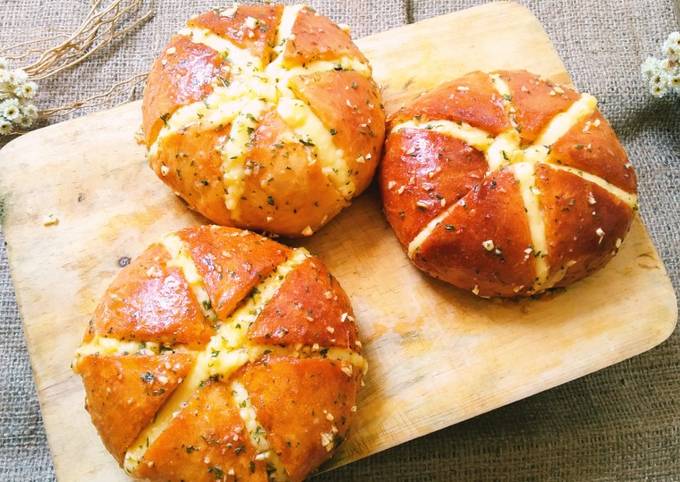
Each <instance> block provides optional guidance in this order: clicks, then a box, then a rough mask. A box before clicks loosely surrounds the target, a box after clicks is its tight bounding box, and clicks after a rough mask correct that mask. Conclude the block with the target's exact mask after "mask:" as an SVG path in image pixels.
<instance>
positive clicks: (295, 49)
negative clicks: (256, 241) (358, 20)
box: [142, 5, 385, 237]
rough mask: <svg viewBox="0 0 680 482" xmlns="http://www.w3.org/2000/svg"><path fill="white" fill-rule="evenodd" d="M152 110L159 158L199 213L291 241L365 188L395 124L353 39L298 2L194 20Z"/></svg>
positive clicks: (153, 161)
mask: <svg viewBox="0 0 680 482" xmlns="http://www.w3.org/2000/svg"><path fill="white" fill-rule="evenodd" d="M291 105H292V106H293V108H291ZM142 110H143V130H144V139H145V144H146V146H147V149H148V161H149V164H150V166H151V168H152V169H153V170H154V171H155V172H156V174H157V175H158V176H159V177H160V178H161V179H162V180H163V181H164V182H165V183H166V184H167V185H168V186H169V187H170V188H171V189H172V190H173V191H174V192H175V193H176V194H177V195H179V196H181V197H182V198H183V199H184V200H185V201H186V202H187V204H188V205H189V207H190V208H192V209H194V210H196V211H198V212H200V213H201V214H203V215H204V216H206V217H207V218H208V219H210V220H211V221H212V222H215V223H219V224H222V225H231V226H239V227H244V228H249V229H255V230H258V231H266V232H270V233H276V234H281V235H286V236H292V237H299V236H308V235H310V234H312V233H313V232H315V231H316V230H318V229H319V228H320V227H321V226H323V225H324V224H325V223H327V222H328V221H329V220H330V219H332V218H333V217H334V216H335V215H336V214H337V213H338V212H339V211H340V210H341V209H342V208H344V207H345V206H347V205H348V204H349V202H350V201H351V199H352V198H353V197H356V196H358V195H359V194H360V193H361V192H363V191H364V190H365V189H366V187H367V186H368V184H369V183H370V180H371V178H372V176H373V174H374V172H375V169H376V166H377V164H378V161H379V159H380V154H381V148H382V144H383V139H384V129H385V126H384V124H385V118H384V112H383V108H382V105H381V102H380V95H379V89H378V87H377V86H376V84H375V82H374V81H373V80H372V78H371V70H370V66H369V65H368V61H367V60H366V58H365V57H364V56H363V55H362V54H361V52H360V51H359V50H358V48H357V47H356V46H355V45H354V43H353V42H352V40H351V37H350V35H349V34H348V33H347V32H345V31H344V30H342V29H340V28H339V27H338V26H337V25H335V24H334V23H333V22H332V21H331V20H329V19H328V18H326V17H324V16H322V15H319V14H317V13H316V12H314V11H313V10H312V9H311V8H309V7H299V6H296V7H291V6H287V7H285V8H284V7H283V6H281V5H239V6H238V7H233V8H226V9H214V10H210V11H208V12H206V13H203V14H201V15H198V16H196V17H194V18H192V19H190V20H189V21H188V22H187V28H185V29H183V30H182V31H180V33H179V34H178V35H175V36H174V37H173V38H172V39H171V41H170V43H169V44H168V46H167V47H166V48H165V49H164V51H163V53H162V54H161V55H160V56H159V58H158V59H157V60H156V62H155V63H154V65H153V67H152V69H151V72H150V74H149V80H148V82H147V85H146V90H145V93H144V102H143V105H142ZM238 114H240V116H239V115H238ZM246 130H247V133H245V134H244V132H245V131H246Z"/></svg>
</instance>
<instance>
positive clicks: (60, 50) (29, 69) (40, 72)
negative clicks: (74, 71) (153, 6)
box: [8, 0, 154, 80]
mask: <svg viewBox="0 0 680 482" xmlns="http://www.w3.org/2000/svg"><path fill="white" fill-rule="evenodd" d="M126 3H128V2H126V1H125V0H114V1H113V2H111V4H109V5H108V6H106V7H105V8H103V9H100V7H101V4H102V0H96V1H94V2H93V3H92V7H91V8H90V11H89V12H88V14H87V16H86V17H85V20H84V21H83V22H82V23H81V24H80V26H79V27H78V28H77V29H76V31H75V32H74V33H73V34H71V35H70V36H69V37H68V38H67V39H66V40H64V41H62V42H61V43H59V44H57V45H56V46H54V47H52V48H50V49H48V50H46V51H44V52H43V53H42V54H41V55H40V56H39V57H38V58H37V59H36V60H35V61H33V62H31V63H30V64H28V65H26V66H24V67H22V69H23V70H24V71H25V72H26V73H27V74H28V75H29V76H30V77H31V79H33V80H42V79H45V78H48V77H51V76H53V75H55V74H58V73H59V72H62V71H63V70H65V69H68V68H70V67H73V66H74V65H77V64H79V63H81V62H83V61H84V60H86V59H87V58H88V57H90V56H91V55H92V54H94V53H95V52H97V51H98V50H100V49H101V48H103V47H105V46H107V45H109V44H111V43H112V42H113V41H114V40H116V39H119V38H121V37H124V36H125V35H126V34H128V33H129V32H130V31H131V30H133V29H134V28H136V27H138V26H139V25H141V24H142V23H144V22H146V21H147V20H148V19H149V18H151V17H152V16H153V13H154V12H153V10H148V11H147V12H145V13H144V14H142V15H141V16H140V17H138V18H137V19H135V20H133V21H132V23H131V24H130V25H128V26H126V27H125V28H122V29H120V28H119V25H120V24H121V23H123V22H124V21H125V20H126V19H127V17H128V16H130V15H132V14H134V13H136V12H137V11H138V10H139V7H140V5H141V4H142V0H132V1H130V2H129V4H127V5H126ZM57 38H58V37H57ZM25 44H26V43H24V45H25ZM14 47H19V45H17V46H14ZM8 50H11V49H8ZM24 54H26V53H24ZM24 54H20V55H19V58H25V57H26V56H27V55H24Z"/></svg>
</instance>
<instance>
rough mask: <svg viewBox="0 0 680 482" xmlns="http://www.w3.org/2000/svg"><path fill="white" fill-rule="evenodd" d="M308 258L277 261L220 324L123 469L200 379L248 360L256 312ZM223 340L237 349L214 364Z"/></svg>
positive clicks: (299, 255) (301, 252) (301, 253)
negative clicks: (248, 339)
mask: <svg viewBox="0 0 680 482" xmlns="http://www.w3.org/2000/svg"><path fill="white" fill-rule="evenodd" d="M308 257H309V253H308V252H307V251H306V250H305V249H304V248H298V249H296V250H295V251H294V252H293V256H291V257H290V258H289V259H288V260H287V261H285V262H284V263H282V264H280V265H279V266H278V267H277V268H276V270H274V272H273V273H271V274H270V275H269V276H268V277H267V278H266V279H265V280H264V281H262V283H260V284H259V285H258V286H257V287H256V288H255V289H254V290H253V293H255V294H254V295H253V296H251V297H250V298H249V299H248V300H247V301H246V302H245V303H244V304H243V305H242V306H241V307H240V308H238V309H237V310H236V311H235V312H234V313H233V314H232V315H231V316H230V317H229V319H228V320H226V321H225V323H224V324H223V325H221V326H220V327H219V328H218V330H217V333H216V334H215V335H214V336H213V337H212V338H211V339H210V342H209V343H208V346H207V347H206V349H205V350H203V351H202V352H201V353H199V355H198V357H197V359H196V363H195V364H194V366H193V367H192V369H191V371H190V372H189V374H188V375H187V377H186V378H185V379H184V382H183V383H182V384H181V385H180V386H179V387H177V389H176V390H175V392H174V393H173V394H172V395H171V396H170V398H169V399H168V400H167V401H166V402H165V405H163V407H162V408H161V409H160V410H159V411H158V413H157V414H156V416H155V418H154V421H153V423H151V424H150V425H147V426H146V427H145V428H144V430H142V432H141V433H140V434H139V436H138V437H137V439H136V440H135V442H134V443H133V444H132V445H131V446H130V448H129V449H128V451H127V452H126V454H125V460H124V463H123V467H124V469H125V470H126V471H127V472H128V473H129V474H132V473H133V472H134V471H135V469H136V468H137V466H138V465H139V463H140V462H141V460H142V459H143V457H144V454H145V453H146V450H147V449H148V448H149V446H151V445H152V444H153V443H154V442H155V441H156V439H157V438H158V437H159V436H160V435H161V434H162V433H163V432H164V431H165V429H166V428H167V427H168V425H169V424H170V422H171V421H172V419H173V418H174V417H175V416H176V415H177V414H179V412H180V411H181V410H182V409H183V408H184V407H186V405H187V403H188V401H189V400H190V399H191V397H192V396H193V395H194V393H195V392H196V390H197V389H198V388H199V387H200V385H201V382H203V381H205V380H207V379H209V378H210V377H211V376H213V375H220V376H222V377H224V378H227V377H228V376H230V375H231V374H232V373H234V372H235V371H236V370H238V369H239V368H240V367H241V366H243V365H244V364H245V363H247V362H248V361H251V360H250V358H248V356H247V355H248V350H247V349H246V350H245V356H244V354H243V351H241V350H242V346H243V345H244V344H245V343H246V335H247V329H248V327H249V326H250V324H251V323H253V322H254V321H255V319H256V318H257V315H259V313H260V312H261V311H262V309H263V308H264V306H265V305H266V304H267V303H268V302H269V300H271V298H273V296H274V295H275V294H276V292H277V291H278V289H279V288H280V287H281V285H282V284H283V281H284V280H285V278H286V276H287V275H288V274H289V273H290V272H291V271H292V270H293V269H295V268H296V267H297V266H299V265H300V264H302V263H303V262H304V261H305V260H306V259H307V258H308ZM224 343H226V344H227V347H233V348H236V349H238V350H239V353H238V354H236V355H233V356H232V355H228V354H226V353H225V355H226V357H225V358H224V359H220V360H219V363H217V362H216V361H215V360H214V359H215V358H218V357H217V356H216V355H215V353H217V355H219V354H220V350H219V349H216V347H221V346H222V345H223V344H224Z"/></svg>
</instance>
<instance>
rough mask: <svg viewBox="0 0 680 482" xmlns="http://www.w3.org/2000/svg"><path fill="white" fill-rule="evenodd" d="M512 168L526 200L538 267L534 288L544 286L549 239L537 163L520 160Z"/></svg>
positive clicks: (547, 269) (532, 245) (532, 246)
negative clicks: (547, 237) (541, 201)
mask: <svg viewBox="0 0 680 482" xmlns="http://www.w3.org/2000/svg"><path fill="white" fill-rule="evenodd" d="M509 169H511V170H512V171H513V173H514V175H515V179H517V181H518V182H519V191H520V194H521V195H522V201H523V202H524V210H525V211H526V213H527V222H528V223H529V234H530V236H531V248H532V252H531V255H533V256H534V260H535V268H536V280H535V282H534V289H535V290H538V289H539V288H543V287H544V286H543V284H544V283H545V281H546V279H547V278H548V273H549V270H550V267H549V266H548V262H547V255H548V241H547V239H546V234H545V221H544V220H543V211H542V210H541V205H540V201H539V198H538V196H540V194H541V193H540V191H539V190H538V188H537V187H536V174H535V164H532V163H529V162H519V163H517V164H512V165H511V166H510V167H509Z"/></svg>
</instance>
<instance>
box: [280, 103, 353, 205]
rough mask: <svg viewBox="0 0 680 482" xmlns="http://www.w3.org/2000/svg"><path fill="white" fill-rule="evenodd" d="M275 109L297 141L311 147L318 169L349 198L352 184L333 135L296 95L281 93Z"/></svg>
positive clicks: (342, 155) (343, 154) (351, 194)
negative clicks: (294, 96)
mask: <svg viewBox="0 0 680 482" xmlns="http://www.w3.org/2000/svg"><path fill="white" fill-rule="evenodd" d="M276 112H277V113H278V114H279V116H281V119H283V121H284V122H285V123H286V125H287V126H288V127H289V128H290V129H291V130H292V132H293V134H294V136H295V137H296V138H297V140H298V142H300V143H302V144H303V145H305V146H308V147H310V148H312V149H313V153H314V158H315V159H318V160H319V162H320V163H321V170H322V172H323V173H324V174H325V175H326V176H327V177H328V178H329V179H330V180H331V182H332V183H333V185H334V186H335V188H336V189H337V190H338V191H339V192H340V193H341V194H342V195H343V197H344V198H345V199H351V197H352V196H353V195H354V191H355V187H354V181H353V180H352V177H351V176H350V173H349V169H348V168H347V162H346V161H345V153H344V151H343V150H342V149H338V148H337V147H336V145H335V142H334V140H333V135H332V134H331V133H330V131H329V130H328V129H327V128H326V126H325V125H324V124H323V122H321V120H320V119H319V118H318V117H317V116H316V115H315V114H314V112H312V109H311V108H310V107H309V106H308V105H307V104H305V103H304V102H302V101H301V100H299V99H293V98H289V97H281V98H280V99H279V103H278V105H277V106H276Z"/></svg>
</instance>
